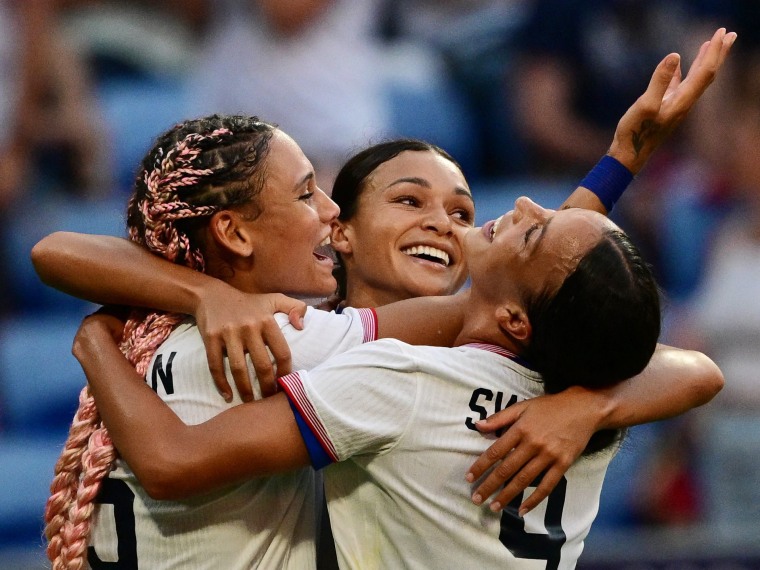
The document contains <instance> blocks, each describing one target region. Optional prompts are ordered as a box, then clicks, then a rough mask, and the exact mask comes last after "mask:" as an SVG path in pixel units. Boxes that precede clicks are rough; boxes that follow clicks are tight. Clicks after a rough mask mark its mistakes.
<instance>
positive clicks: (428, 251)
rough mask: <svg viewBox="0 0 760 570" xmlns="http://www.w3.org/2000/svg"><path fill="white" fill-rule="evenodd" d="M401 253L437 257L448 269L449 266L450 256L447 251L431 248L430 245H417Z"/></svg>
mask: <svg viewBox="0 0 760 570" xmlns="http://www.w3.org/2000/svg"><path fill="white" fill-rule="evenodd" d="M401 253H404V254H406V255H427V256H428V257H437V258H438V259H440V260H441V261H443V264H444V265H445V266H447V267H448V265H449V254H448V253H446V252H445V251H442V250H440V249H438V248H435V247H430V246H428V245H415V246H413V247H408V248H406V249H404V250H402V251H401Z"/></svg>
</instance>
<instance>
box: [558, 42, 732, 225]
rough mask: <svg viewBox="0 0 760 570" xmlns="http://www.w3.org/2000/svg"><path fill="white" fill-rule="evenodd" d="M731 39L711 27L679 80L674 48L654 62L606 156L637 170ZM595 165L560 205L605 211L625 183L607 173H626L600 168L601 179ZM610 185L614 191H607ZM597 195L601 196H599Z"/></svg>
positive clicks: (711, 75) (693, 98)
mask: <svg viewBox="0 0 760 570" xmlns="http://www.w3.org/2000/svg"><path fill="white" fill-rule="evenodd" d="M735 40H736V34H735V33H734V32H730V33H726V29H725V28H720V29H718V30H716V31H715V33H714V34H713V37H712V38H711V39H710V40H709V41H707V42H705V43H703V44H702V46H701V48H700V50H699V53H698V54H697V57H696V58H695V59H694V62H693V63H692V64H691V67H690V68H689V73H688V74H687V76H686V77H685V78H684V79H683V81H681V68H680V60H681V58H680V56H679V55H678V54H676V53H671V54H669V55H668V56H666V57H665V58H664V59H663V60H662V61H661V62H660V63H659V65H658V66H657V67H656V68H655V70H654V73H653V74H652V78H651V80H650V82H649V86H648V87H647V90H646V91H645V92H644V94H643V95H642V96H641V97H639V98H638V99H637V100H636V101H635V102H634V104H633V105H631V107H630V108H629V109H628V111H626V113H625V114H624V115H623V117H622V118H621V119H620V121H619V122H618V125H617V129H616V130H615V135H614V137H613V139H612V145H611V146H610V148H609V150H608V151H607V156H609V157H612V158H614V159H615V160H617V161H618V163H619V165H622V166H623V167H625V169H627V170H628V172H629V175H631V176H635V175H636V174H638V173H639V172H640V171H641V169H642V168H644V165H645V164H646V162H647V161H648V160H649V158H650V157H651V156H652V154H653V153H654V151H655V150H656V149H657V148H658V147H659V146H660V145H661V144H662V143H663V142H664V141H665V140H667V138H668V137H669V136H670V134H671V133H672V132H673V131H674V130H675V128H676V127H678V125H680V124H681V122H683V120H684V119H685V118H686V115H687V114H688V113H689V111H690V110H691V108H692V107H693V106H694V104H695V103H696V102H697V101H698V100H699V98H700V96H701V95H702V93H704V92H705V90H706V89H707V88H708V87H709V85H710V84H711V83H712V82H713V80H714V79H715V77H716V75H717V73H718V71H719V70H720V68H721V67H722V65H723V62H724V61H725V59H726V57H727V56H728V52H729V51H730V50H731V46H732V45H733V44H734V41H735ZM602 160H604V159H602ZM600 165H601V162H600ZM600 165H597V167H595V168H594V170H592V172H590V173H589V176H588V177H586V179H584V180H583V181H582V182H581V184H580V186H579V187H578V188H577V189H576V190H575V191H574V192H573V193H572V194H571V195H570V196H569V197H568V199H567V200H566V201H565V202H564V203H563V204H562V208H583V209H586V210H594V211H597V212H600V213H602V214H605V215H606V214H607V213H608V211H609V210H610V209H611V204H614V199H616V198H617V196H619V194H621V193H622V192H623V190H625V184H622V182H619V183H618V184H617V186H616V187H615V188H609V187H608V186H606V184H608V183H609V177H610V176H613V177H614V176H615V175H618V176H625V172H624V171H622V170H621V171H620V172H617V173H616V172H615V171H614V170H613V171H612V172H610V171H608V170H604V169H603V171H602V172H601V175H602V176H606V177H607V179H606V180H605V179H602V180H601V181H600V179H599V177H598V176H596V177H595V176H594V175H593V174H594V173H595V172H597V173H598V170H597V169H598V168H599V166H600ZM628 180H630V178H629V179H628ZM600 182H601V187H599V185H600ZM616 182H617V181H616ZM609 191H611V192H612V193H613V195H612V196H610V195H609ZM614 194H617V196H615V195H614ZM600 195H602V196H603V197H604V198H605V199H604V200H600V198H599V196H600ZM603 202H604V203H603Z"/></svg>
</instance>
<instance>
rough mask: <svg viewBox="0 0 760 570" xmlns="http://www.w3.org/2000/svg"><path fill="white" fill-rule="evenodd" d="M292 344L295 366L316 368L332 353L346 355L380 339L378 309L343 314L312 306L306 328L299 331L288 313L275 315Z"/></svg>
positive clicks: (291, 350)
mask: <svg viewBox="0 0 760 570" xmlns="http://www.w3.org/2000/svg"><path fill="white" fill-rule="evenodd" d="M275 318H276V319H277V322H278V323H279V325H280V328H281V329H282V332H283V335H284V336H285V340H287V342H288V346H290V352H291V354H292V358H293V369H295V370H299V369H302V368H303V369H306V370H309V369H312V368H314V367H315V366H317V365H319V364H321V363H322V362H324V361H325V360H327V359H328V358H330V357H331V356H334V355H336V354H342V353H344V352H346V351H347V350H349V349H351V348H353V347H356V346H359V345H361V344H362V343H365V342H370V341H373V340H375V339H376V338H377V315H376V313H375V311H374V309H351V308H349V309H345V310H344V311H343V312H342V313H341V314H337V313H335V312H327V311H321V310H319V309H314V308H311V307H309V308H308V309H307V310H306V316H305V317H304V328H303V330H300V331H299V330H296V329H295V328H293V326H292V325H291V324H290V323H289V322H288V317H287V315H284V314H278V315H276V316H275Z"/></svg>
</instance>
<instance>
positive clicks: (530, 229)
mask: <svg viewBox="0 0 760 570" xmlns="http://www.w3.org/2000/svg"><path fill="white" fill-rule="evenodd" d="M537 229H538V224H533V225H532V226H530V227H529V228H528V231H527V232H525V245H528V240H529V239H530V236H531V234H532V233H533V232H535V231H536V230H537Z"/></svg>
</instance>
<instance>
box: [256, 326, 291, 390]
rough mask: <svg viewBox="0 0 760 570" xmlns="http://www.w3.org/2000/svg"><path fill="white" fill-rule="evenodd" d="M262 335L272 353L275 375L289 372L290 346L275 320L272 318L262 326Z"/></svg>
mask: <svg viewBox="0 0 760 570" xmlns="http://www.w3.org/2000/svg"><path fill="white" fill-rule="evenodd" d="M263 336H264V341H265V342H266V344H267V346H268V347H269V350H270V351H271V353H272V358H273V359H274V362H275V366H276V368H277V376H278V377H279V376H285V375H286V374H290V373H291V372H292V367H293V362H292V360H291V354H290V346H289V345H288V342H287V341H286V340H285V335H283V334H282V330H280V327H279V326H278V325H277V321H275V320H274V319H272V320H271V321H270V322H269V323H267V324H266V325H265V326H264V331H263ZM257 374H258V370H257Z"/></svg>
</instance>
